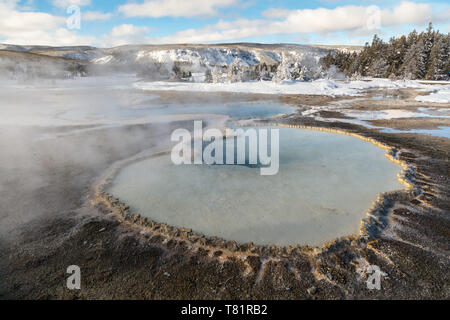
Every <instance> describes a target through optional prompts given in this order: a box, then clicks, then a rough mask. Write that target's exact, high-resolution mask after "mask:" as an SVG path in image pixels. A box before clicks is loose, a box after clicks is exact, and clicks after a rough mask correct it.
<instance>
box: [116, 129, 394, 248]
mask: <svg viewBox="0 0 450 320" xmlns="http://www.w3.org/2000/svg"><path fill="white" fill-rule="evenodd" d="M279 130H280V169H279V172H278V174H277V175H273V176H261V175H260V170H259V168H257V167H250V166H244V165H212V166H208V165H181V166H175V165H174V164H173V163H172V162H171V158H170V154H164V155H158V156H154V157H151V158H147V159H145V160H141V161H138V162H134V163H132V164H130V165H127V166H125V167H123V168H122V169H121V170H120V171H119V173H118V174H117V176H116V177H115V178H114V179H113V182H112V184H111V185H110V186H109V188H108V189H107V191H108V192H109V193H110V194H112V195H114V196H115V197H118V198H119V199H121V201H123V202H126V203H127V204H128V205H129V206H130V207H131V209H132V210H133V211H135V212H138V213H139V214H141V215H143V216H146V217H149V218H151V219H152V220H154V221H158V222H164V223H167V224H170V225H173V226H177V227H185V228H191V229H192V230H194V231H196V232H198V233H202V234H204V235H206V236H217V237H220V238H223V239H226V240H236V241H238V242H242V243H243V242H254V243H256V244H264V245H269V244H275V245H288V244H290V245H295V244H310V245H320V244H322V243H323V242H325V241H328V240H332V239H334V238H336V237H339V236H345V235H351V234H358V233H359V228H360V223H361V219H362V218H363V217H364V216H365V214H366V212H367V210H368V209H369V208H370V207H371V204H372V202H373V201H374V200H375V199H376V198H377V194H378V193H380V192H386V191H393V190H398V189H402V188H403V186H402V185H401V184H400V183H399V182H398V180H397V174H398V173H399V172H400V171H401V168H400V166H398V165H396V164H394V163H392V162H390V161H389V160H388V159H387V158H386V157H385V150H383V149H381V148H378V147H376V146H374V145H372V144H370V143H368V142H365V141H362V140H360V139H357V138H355V137H351V136H346V135H341V134H338V133H327V132H320V131H313V130H302V129H288V128H279Z"/></svg>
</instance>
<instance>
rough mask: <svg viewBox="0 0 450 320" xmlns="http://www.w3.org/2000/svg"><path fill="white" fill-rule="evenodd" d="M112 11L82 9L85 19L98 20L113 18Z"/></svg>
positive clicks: (82, 16)
mask: <svg viewBox="0 0 450 320" xmlns="http://www.w3.org/2000/svg"><path fill="white" fill-rule="evenodd" d="M111 17H112V14H111V13H103V12H99V11H82V12H81V18H82V20H84V21H96V20H109V19H111Z"/></svg>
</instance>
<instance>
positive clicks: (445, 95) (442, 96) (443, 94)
mask: <svg viewBox="0 0 450 320" xmlns="http://www.w3.org/2000/svg"><path fill="white" fill-rule="evenodd" d="M416 101H420V102H434V103H450V86H445V87H443V88H442V89H437V90H436V91H435V92H433V93H431V94H429V95H426V96H417V97H416Z"/></svg>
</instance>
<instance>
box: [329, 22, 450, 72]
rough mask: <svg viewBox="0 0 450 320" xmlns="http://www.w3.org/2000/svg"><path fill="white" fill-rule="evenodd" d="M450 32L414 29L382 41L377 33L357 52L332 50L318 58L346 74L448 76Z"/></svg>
mask: <svg viewBox="0 0 450 320" xmlns="http://www.w3.org/2000/svg"><path fill="white" fill-rule="evenodd" d="M449 48H450V33H449V34H446V35H445V34H442V33H440V32H439V31H435V30H433V25H432V23H430V24H429V26H428V28H427V30H426V31H425V32H421V33H420V34H419V33H417V32H416V31H415V30H414V31H413V32H411V33H410V34H409V35H408V36H401V37H400V38H395V37H393V38H391V39H390V40H389V42H387V43H386V42H383V40H381V39H380V38H379V37H378V36H377V35H375V36H374V37H373V40H372V44H370V45H369V43H366V45H365V46H364V49H363V50H362V51H361V52H359V53H356V52H353V53H345V52H333V53H329V54H328V55H327V56H325V57H324V58H322V63H323V64H324V66H325V68H327V69H328V68H330V67H331V66H335V67H337V68H338V69H339V70H340V71H341V72H343V73H345V74H346V75H347V76H348V77H361V76H363V77H375V78H391V79H421V80H422V79H425V80H449V79H450V57H449Z"/></svg>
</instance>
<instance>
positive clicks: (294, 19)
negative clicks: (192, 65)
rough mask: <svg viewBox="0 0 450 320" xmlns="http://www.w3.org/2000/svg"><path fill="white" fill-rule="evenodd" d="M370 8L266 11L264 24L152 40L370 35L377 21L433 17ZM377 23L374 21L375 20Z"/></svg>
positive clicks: (405, 8) (224, 25) (410, 9)
mask: <svg viewBox="0 0 450 320" xmlns="http://www.w3.org/2000/svg"><path fill="white" fill-rule="evenodd" d="M373 9H374V7H373V6H371V7H370V6H353V5H350V6H342V7H337V8H334V9H326V8H318V9H303V10H284V9H269V10H267V11H265V12H263V16H264V17H266V18H267V19H265V20H247V19H240V20H235V21H231V22H225V21H219V22H218V23H216V24H215V25H210V26H206V27H203V28H200V29H188V30H184V31H181V32H178V33H175V34H173V35H171V36H168V37H164V38H159V39H153V40H154V42H159V43H199V42H215V41H230V40H239V39H244V38H249V37H260V36H264V35H280V34H305V33H330V32H338V31H345V32H349V31H358V32H359V33H361V32H363V31H364V30H366V31H370V33H373V32H374V31H376V30H374V29H370V28H369V23H370V22H371V20H373V19H374V15H378V14H379V16H375V18H379V21H380V23H381V26H382V27H385V26H393V25H399V24H423V23H427V22H429V21H431V20H432V19H433V17H435V15H434V14H433V10H432V7H431V5H430V4H420V3H413V2H402V3H400V4H399V5H397V6H396V7H394V8H391V9H384V10H375V11H374V10H373ZM375 20H377V19H375Z"/></svg>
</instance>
